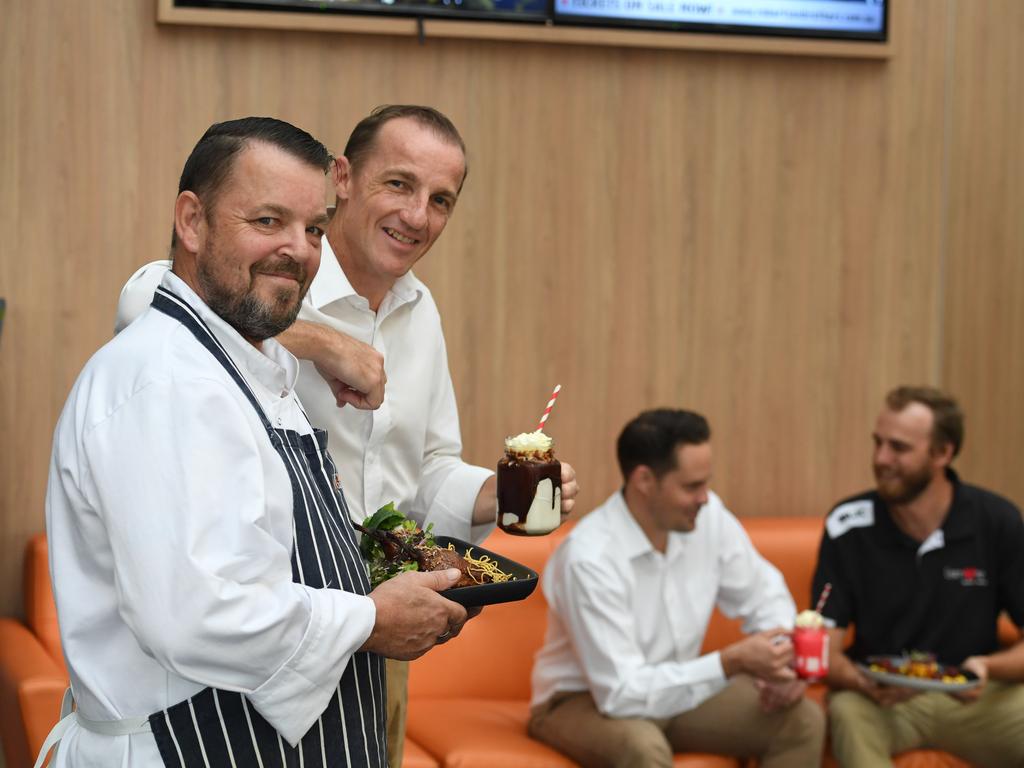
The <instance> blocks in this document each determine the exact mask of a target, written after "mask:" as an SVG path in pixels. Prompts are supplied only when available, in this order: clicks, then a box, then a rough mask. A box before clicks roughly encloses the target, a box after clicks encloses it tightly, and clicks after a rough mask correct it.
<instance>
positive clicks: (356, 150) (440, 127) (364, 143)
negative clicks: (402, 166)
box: [345, 104, 469, 190]
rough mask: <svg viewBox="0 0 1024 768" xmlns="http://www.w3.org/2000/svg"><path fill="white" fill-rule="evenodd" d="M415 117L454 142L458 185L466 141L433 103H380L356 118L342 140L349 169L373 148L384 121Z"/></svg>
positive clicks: (465, 163) (465, 173)
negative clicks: (459, 159) (458, 161)
mask: <svg viewBox="0 0 1024 768" xmlns="http://www.w3.org/2000/svg"><path fill="white" fill-rule="evenodd" d="M403 117H406V118H409V119H411V120H415V121H416V122H417V123H419V124H420V125H422V126H423V127H424V128H429V129H430V130H432V131H433V132H434V133H435V135H437V136H438V137H439V138H441V139H443V140H445V141H447V142H449V143H451V144H454V145H455V146H457V147H458V148H459V149H461V150H462V167H463V172H462V181H461V182H459V189H460V190H461V189H462V185H463V184H464V183H465V182H466V176H468V175H469V163H468V161H467V160H466V143H465V142H464V141H463V140H462V136H461V135H459V130H458V128H456V127H455V124H454V123H452V121H451V120H449V119H448V118H447V117H445V115H443V114H442V113H441V112H439V111H437V110H436V109H434V108H433V107H422V106H419V105H417V104H382V105H381V106H379V107H377V108H376V109H374V110H373V111H372V112H371V113H370V114H369V115H367V116H366V117H364V118H363V119H362V120H360V121H359V122H358V123H357V124H356V127H355V128H353V129H352V133H351V134H350V135H349V137H348V142H347V143H346V144H345V158H346V159H347V160H348V162H349V165H351V166H352V169H353V170H356V169H358V168H359V166H360V165H361V164H362V162H363V161H364V160H365V159H366V157H367V155H369V154H370V152H371V151H372V150H373V145H374V142H375V141H376V140H377V134H378V133H380V129H381V128H382V127H383V126H384V124H385V123H388V122H390V121H392V120H398V119H399V118H403Z"/></svg>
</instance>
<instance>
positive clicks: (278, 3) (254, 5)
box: [173, 0, 894, 44]
mask: <svg viewBox="0 0 1024 768" xmlns="http://www.w3.org/2000/svg"><path fill="white" fill-rule="evenodd" d="M317 1H318V0H173V4H174V7H175V8H205V9H218V10H238V11H260V12H265V13H303V14H311V15H325V14H326V15H329V16H358V17H362V18H390V19H395V18H400V19H401V18H405V19H431V20H442V19H443V20H452V21H471V22H472V21H497V22H501V23H505V24H508V23H512V24H529V25H547V26H553V27H563V28H564V27H570V28H577V29H579V28H590V29H602V30H608V29H620V30H626V31H631V32H679V33H685V34H691V35H709V36H718V37H749V38H772V39H782V40H787V39H788V40H822V41H826V40H836V41H844V42H858V43H867V44H870V43H876V44H879V43H887V42H888V41H889V8H890V6H891V5H892V3H893V1H894V0H884V3H883V6H882V28H881V30H880V31H879V32H849V31H842V30H814V29H810V30H809V29H800V28H795V27H754V26H744V25H733V24H713V23H707V24H701V23H694V22H676V21H660V20H653V19H628V18H622V17H617V16H587V15H575V14H562V13H557V12H556V10H555V3H556V2H557V0H546V2H545V3H544V6H545V9H544V11H531V12H519V11H474V10H459V11H453V10H452V9H450V8H445V7H441V8H432V7H430V6H417V7H410V6H385V5H380V6H358V7H352V8H349V7H344V6H335V5H332V6H330V7H324V6H323V5H318V4H317Z"/></svg>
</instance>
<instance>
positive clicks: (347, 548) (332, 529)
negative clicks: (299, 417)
mask: <svg viewBox="0 0 1024 768" xmlns="http://www.w3.org/2000/svg"><path fill="white" fill-rule="evenodd" d="M153 307H154V308H155V309H157V310H159V311H160V312H163V313H164V314H166V315H169V316H170V317H172V318H174V319H175V320H177V321H179V322H180V323H181V324H182V325H184V326H185V327H186V328H188V329H189V330H190V331H191V332H192V333H193V335H195V337H196V339H198V340H199V343H200V344H202V345H203V346H204V347H206V349H207V350H208V351H209V352H210V354H212V355H213V356H214V357H215V358H216V359H217V361H218V362H219V363H220V364H221V365H222V366H224V369H225V370H226V371H227V372H228V374H229V375H230V376H231V378H232V379H233V380H234V381H235V383H236V384H237V385H238V387H239V388H240V389H241V390H242V393H243V394H244V395H245V396H246V399H248V400H249V402H250V403H251V404H252V406H253V408H254V409H255V410H256V414H257V415H258V416H259V418H260V421H262V422H263V426H264V428H265V429H266V430H267V437H268V438H269V440H270V442H271V443H272V444H273V446H274V449H275V450H276V451H277V453H278V454H279V455H280V456H281V460H282V461H283V462H284V464H285V467H286V468H287V470H288V477H289V478H290V480H291V484H292V497H293V500H294V515H293V524H292V525H293V535H294V546H293V549H292V579H293V580H294V581H295V582H296V583H299V584H304V585H306V586H308V587H312V588H314V589H343V590H345V591H347V592H354V593H356V594H360V595H365V594H368V593H369V592H370V579H369V576H368V573H367V569H366V565H365V563H364V562H363V559H362V557H361V556H360V553H359V546H358V543H357V542H356V536H355V530H354V529H353V527H352V523H351V521H350V519H349V513H348V507H347V506H346V504H345V498H344V496H343V495H342V493H341V490H340V489H338V488H336V487H335V482H334V477H335V466H334V462H333V461H332V460H331V457H330V455H329V454H328V453H327V450H326V447H327V435H326V433H325V432H324V431H323V430H320V429H314V434H313V435H300V434H299V433H298V432H295V431H294V430H288V429H275V428H274V427H273V426H272V425H271V423H270V421H269V420H268V419H267V416H266V414H265V413H264V412H263V409H262V408H261V407H260V404H259V401H258V400H257V399H256V396H255V395H254V394H253V392H252V390H251V389H250V388H249V385H248V384H247V383H246V381H245V379H244V378H243V377H242V375H241V373H240V372H239V370H238V368H237V366H236V365H235V363H234V361H233V360H232V359H231V357H230V356H229V355H228V354H227V352H226V350H225V349H224V348H223V347H222V346H221V344H220V342H219V341H218V340H217V338H216V337H215V336H214V335H213V333H212V331H210V329H209V327H208V326H207V325H206V323H204V322H203V320H202V319H201V318H200V317H199V315H198V314H196V312H195V310H193V309H192V308H191V307H190V306H189V305H188V304H187V303H185V302H184V301H183V300H182V299H180V298H179V297H178V296H176V295H174V294H173V293H172V292H170V291H168V290H167V289H165V288H158V289H157V292H156V295H155V296H154V297H153ZM384 700H385V692H384V660H383V659H382V658H381V657H380V656H378V655H377V654H375V653H366V652H361V653H356V654H354V655H353V656H352V658H351V660H350V661H349V663H348V664H347V665H346V667H345V672H344V674H343V675H342V677H341V681H340V682H339V684H338V689H337V691H336V693H335V696H334V698H333V699H331V703H330V704H329V705H328V707H327V709H325V710H324V712H323V714H322V715H320V719H319V720H317V722H316V723H315V724H314V725H313V727H312V728H310V729H309V731H308V732H307V733H306V735H305V736H303V737H302V740H301V741H300V742H299V744H298V746H296V747H292V746H291V745H289V744H288V743H287V742H286V741H285V740H284V739H282V738H281V736H280V735H279V734H278V733H277V731H275V730H274V728H273V727H272V726H271V725H270V724H269V723H268V722H267V721H266V720H264V719H263V717H262V716H261V715H260V714H259V713H258V712H257V711H256V710H255V709H254V708H253V707H252V706H251V705H250V704H249V702H248V701H247V700H246V698H245V696H243V695H242V694H239V693H232V692H229V691H222V690H217V689H214V688H206V689H205V690H202V691H200V692H199V693H197V694H196V695H195V696H192V697H191V698H189V699H186V700H185V701H182V702H180V703H178V704H175V705H173V706H171V707H168V708H167V709H165V710H162V711H160V712H156V713H154V714H152V715H150V716H149V723H150V726H151V727H152V730H153V736H154V737H155V738H156V743H157V746H158V747H159V749H160V756H161V757H162V758H163V762H164V765H166V766H174V767H175V768H234V767H235V766H258V767H259V768H286V767H287V768H291V767H292V766H295V767H296V768H298V767H299V766H302V767H303V768H314V767H317V768H318V767H319V766H323V768H327V767H328V766H331V767H332V768H333V767H334V766H353V767H356V766H368V767H370V768H377V767H378V766H385V765H386V763H387V758H386V756H385V752H386V749H385V725H384V723H385V718H384Z"/></svg>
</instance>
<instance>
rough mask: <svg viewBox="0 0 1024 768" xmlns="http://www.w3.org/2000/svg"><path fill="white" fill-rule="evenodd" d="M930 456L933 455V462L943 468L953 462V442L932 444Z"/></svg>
mask: <svg viewBox="0 0 1024 768" xmlns="http://www.w3.org/2000/svg"><path fill="white" fill-rule="evenodd" d="M931 453H932V456H934V457H935V463H936V464H938V465H939V466H941V467H943V468H945V467H948V466H949V465H950V464H952V463H953V444H952V443H943V444H942V445H932V447H931Z"/></svg>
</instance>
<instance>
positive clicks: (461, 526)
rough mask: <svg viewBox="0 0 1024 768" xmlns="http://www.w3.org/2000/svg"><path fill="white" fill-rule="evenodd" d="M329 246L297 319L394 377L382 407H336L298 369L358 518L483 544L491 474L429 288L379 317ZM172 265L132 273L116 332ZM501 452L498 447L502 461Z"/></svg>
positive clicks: (399, 286)
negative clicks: (465, 437) (481, 502)
mask: <svg viewBox="0 0 1024 768" xmlns="http://www.w3.org/2000/svg"><path fill="white" fill-rule="evenodd" d="M322 249H323V250H322V254H321V258H320V269H319V271H318V272H317V274H316V277H315V278H314V280H313V283H312V285H311V286H310V289H309V293H308V294H307V295H306V300H305V303H304V304H303V307H302V310H301V311H300V313H299V317H300V318H301V319H303V320H310V321H312V322H315V323H320V324H321V325H326V326H328V327H330V328H333V329H334V330H337V331H341V332H342V333H344V334H347V335H348V336H351V337H353V338H356V339H359V340H360V341H362V342H365V343H367V344H370V345H372V346H373V347H374V348H375V349H377V351H379V352H380V353H381V354H382V355H383V356H384V368H385V372H386V374H387V377H388V380H387V386H386V387H385V391H384V403H383V404H382V405H381V407H380V408H378V409H376V410H373V411H365V410H360V409H357V408H353V407H352V406H350V405H347V406H345V407H344V408H338V406H337V404H336V403H335V400H334V396H333V395H332V394H331V390H330V387H328V386H326V385H325V384H324V381H323V379H322V378H321V377H320V374H319V373H317V371H316V367H315V366H314V365H313V363H311V362H309V361H307V360H303V361H301V363H300V365H301V375H300V376H299V380H298V383H297V384H296V388H297V390H298V393H299V396H300V397H301V398H302V402H303V404H304V405H305V407H306V412H307V413H308V414H309V418H310V421H312V422H313V424H315V425H316V426H317V427H321V428H323V429H325V430H327V435H328V443H327V447H328V450H329V451H330V453H331V456H332V457H333V458H334V460H335V463H336V464H337V465H338V473H339V475H340V476H341V483H342V488H343V490H344V492H345V501H346V502H347V503H348V507H349V511H350V512H351V514H352V518H353V519H354V520H355V521H356V522H362V521H363V519H364V518H365V517H366V516H367V515H371V514H373V513H374V512H375V511H376V510H377V508H378V507H381V506H383V505H384V504H387V503H388V502H389V501H393V502H395V506H396V507H397V508H398V509H399V510H401V511H402V512H404V513H405V514H406V515H408V516H409V517H411V518H413V519H415V520H417V521H418V522H419V523H420V525H422V526H425V525H427V524H428V523H433V524H434V532H435V533H438V534H443V535H445V536H454V537H456V538H460V539H464V540H467V541H472V542H475V543H480V542H481V541H483V539H484V538H486V536H487V535H488V534H489V533H490V532H491V531H492V530H493V529H494V526H495V523H494V522H492V523H485V524H481V525H472V523H471V520H472V515H473V505H474V503H475V502H476V497H477V494H478V493H479V492H480V487H481V486H482V485H483V484H484V481H486V480H487V478H488V477H490V475H491V474H493V472H492V471H491V470H489V469H484V468H483V467H476V466H473V465H471V464H467V463H465V462H464V461H462V437H461V434H460V431H459V412H458V409H457V408H456V404H455V390H454V388H453V387H452V379H451V374H450V373H449V370H448V352H447V349H446V347H445V342H444V333H443V331H442V329H441V317H440V314H439V313H438V311H437V305H436V304H435V303H434V298H433V296H431V294H430V290H429V289H428V288H427V286H426V285H424V284H423V283H422V282H420V280H418V279H417V278H416V277H415V276H414V275H413V274H412V273H411V272H408V273H406V274H405V275H404V276H402V277H401V278H399V279H398V280H397V281H396V282H395V285H394V286H393V287H392V289H391V290H390V291H389V292H388V293H387V295H386V296H385V297H384V299H383V301H382V302H381V304H380V307H379V308H378V310H377V311H376V312H374V311H373V310H371V309H370V305H369V302H368V301H367V300H366V299H365V298H363V297H362V296H360V295H359V294H357V293H356V291H355V289H354V288H353V287H352V284H351V283H350V282H349V280H348V278H347V277H346V276H345V273H344V271H343V270H342V268H341V265H340V264H339V263H338V258H337V256H336V255H335V254H334V251H333V250H332V249H331V246H330V243H329V242H328V241H327V238H324V239H323V245H322ZM169 266H170V262H169V261H156V262H153V263H151V264H148V265H146V266H145V267H143V268H141V269H140V270H138V271H137V272H136V273H135V274H134V275H132V277H131V278H130V279H129V281H128V282H127V283H126V284H125V287H124V289H123V290H122V292H121V298H120V301H119V303H118V314H117V320H116V325H115V327H116V329H117V330H120V329H121V328H124V327H125V326H127V325H128V323H130V322H131V320H132V319H133V318H134V316H135V314H136V313H137V312H138V311H139V308H140V307H142V306H144V305H148V302H149V301H150V300H151V299H152V295H153V291H154V290H155V289H156V285H157V283H158V282H159V277H160V275H162V274H163V272H164V271H166V270H167V268H168V267H169ZM503 451H504V444H503V443H502V442H501V441H499V442H498V443H496V447H495V463H497V460H498V459H499V458H501V454H502V452H503ZM495 522H496V521H495Z"/></svg>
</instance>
